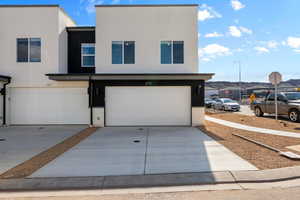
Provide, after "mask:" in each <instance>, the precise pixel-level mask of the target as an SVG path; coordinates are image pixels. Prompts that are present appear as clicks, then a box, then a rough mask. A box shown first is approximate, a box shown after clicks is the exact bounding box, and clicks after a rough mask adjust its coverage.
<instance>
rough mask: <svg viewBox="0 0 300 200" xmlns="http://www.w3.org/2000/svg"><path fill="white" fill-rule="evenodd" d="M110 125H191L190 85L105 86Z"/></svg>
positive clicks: (107, 120) (107, 121)
mask: <svg viewBox="0 0 300 200" xmlns="http://www.w3.org/2000/svg"><path fill="white" fill-rule="evenodd" d="M105 109H106V110H105V113H106V125H107V126H168V125H169V126H170V125H173V126H189V125H190V124H191V88H190V87H156V86H152V87H106V107H105Z"/></svg>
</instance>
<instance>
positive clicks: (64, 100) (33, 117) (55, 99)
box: [10, 88, 89, 124]
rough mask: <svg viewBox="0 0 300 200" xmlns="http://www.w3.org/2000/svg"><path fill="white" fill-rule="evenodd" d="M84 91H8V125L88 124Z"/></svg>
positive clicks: (14, 89)
mask: <svg viewBox="0 0 300 200" xmlns="http://www.w3.org/2000/svg"><path fill="white" fill-rule="evenodd" d="M86 91H87V90H86V88H11V89H10V99H11V101H10V114H11V116H10V118H11V124H88V123H89V109H88V95H87V92H86Z"/></svg>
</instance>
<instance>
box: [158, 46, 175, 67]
mask: <svg viewBox="0 0 300 200" xmlns="http://www.w3.org/2000/svg"><path fill="white" fill-rule="evenodd" d="M160 60H161V64H171V63H172V42H171V41H162V42H161V43H160Z"/></svg>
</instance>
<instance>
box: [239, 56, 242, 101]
mask: <svg viewBox="0 0 300 200" xmlns="http://www.w3.org/2000/svg"><path fill="white" fill-rule="evenodd" d="M239 83H240V84H239V85H240V92H239V94H240V103H242V67H241V61H239Z"/></svg>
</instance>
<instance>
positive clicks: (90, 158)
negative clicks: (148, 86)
mask: <svg viewBox="0 0 300 200" xmlns="http://www.w3.org/2000/svg"><path fill="white" fill-rule="evenodd" d="M226 170H256V168H255V167H254V166H253V165H251V164H250V163H248V162H247V161H245V160H243V159H241V158H240V157H239V156H237V155H236V154H234V153H232V152H231V151H229V150H228V149H226V148H225V147H224V146H223V145H221V144H219V143H217V142H216V141H214V140H213V139H211V138H210V137H208V136H207V135H205V134H204V133H202V132H201V131H199V130H198V129H196V128H186V127H159V128H158V127H157V128H155V127H153V128H134V127H120V128H109V127H107V128H101V129H99V130H98V131H97V132H96V133H94V134H93V135H91V136H90V137H88V138H87V139H86V140H84V141H82V142H81V143H80V144H78V145H77V146H75V147H73V148H72V149H71V150H69V151H68V152H66V153H64V154H63V155H61V156H60V157H58V158H57V159H55V160H54V161H52V162H50V163H49V164H48V165H46V166H44V167H43V168H41V169H39V170H38V171H36V172H35V173H34V174H33V175H32V176H31V177H70V176H72V177H73V176H75V177H76V176H109V175H141V174H160V173H180V172H204V171H226Z"/></svg>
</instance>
